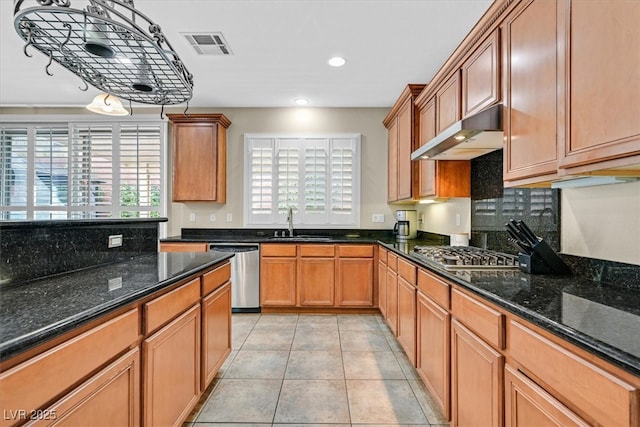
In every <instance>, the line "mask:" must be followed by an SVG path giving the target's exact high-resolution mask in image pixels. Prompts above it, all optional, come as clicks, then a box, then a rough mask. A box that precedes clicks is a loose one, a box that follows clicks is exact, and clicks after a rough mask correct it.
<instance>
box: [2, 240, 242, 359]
mask: <svg viewBox="0 0 640 427" xmlns="http://www.w3.org/2000/svg"><path fill="white" fill-rule="evenodd" d="M232 256H233V254H229V253H220V252H207V253H152V254H148V255H141V256H136V257H132V258H130V259H128V260H126V261H122V262H117V263H113V264H107V265H101V266H96V267H91V268H86V269H83V270H79V271H74V272H69V273H65V274H60V275H56V276H51V277H46V278H42V279H38V280H34V281H30V282H24V283H16V284H12V285H9V286H6V287H4V288H3V289H2V292H1V293H0V299H1V304H0V337H1V338H0V340H1V342H0V359H7V358H10V357H12V356H15V355H17V354H19V353H21V352H23V351H26V350H28V349H30V348H33V347H35V346H37V345H39V344H41V343H44V342H46V341H48V340H50V339H52V338H55V337H57V336H59V335H61V334H63V333H65V332H68V331H70V330H72V329H74V328H76V327H78V326H79V325H81V324H83V323H86V322H89V321H91V320H93V319H96V318H98V317H100V316H102V315H103V314H106V313H108V312H110V311H112V310H116V309H118V308H119V307H122V306H124V305H126V304H129V303H132V302H134V301H136V300H139V299H141V298H143V297H145V296H148V295H151V294H152V293H154V292H156V291H159V290H161V289H163V288H165V287H167V286H169V285H172V284H174V283H177V282H178V281H180V280H182V279H185V278H187V277H189V276H192V275H194V274H197V273H198V272H200V271H202V270H204V269H206V268H208V267H211V266H214V265H216V264H218V263H221V262H223V261H225V260H227V259H229V258H231V257H232Z"/></svg>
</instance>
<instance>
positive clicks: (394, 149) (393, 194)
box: [387, 119, 398, 202]
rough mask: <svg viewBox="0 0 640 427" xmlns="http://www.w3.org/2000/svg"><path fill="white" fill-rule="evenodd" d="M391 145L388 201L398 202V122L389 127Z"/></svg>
mask: <svg viewBox="0 0 640 427" xmlns="http://www.w3.org/2000/svg"><path fill="white" fill-rule="evenodd" d="M388 133H389V145H388V149H389V151H388V155H387V201H389V202H395V201H397V200H398V120H397V119H396V120H394V122H393V123H392V124H391V125H390V126H389V131H388Z"/></svg>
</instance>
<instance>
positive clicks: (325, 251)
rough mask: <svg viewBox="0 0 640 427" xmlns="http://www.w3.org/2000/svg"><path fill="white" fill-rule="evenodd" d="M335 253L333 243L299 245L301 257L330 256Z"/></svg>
mask: <svg viewBox="0 0 640 427" xmlns="http://www.w3.org/2000/svg"><path fill="white" fill-rule="evenodd" d="M335 253H336V246H335V245H300V256H302V257H332V256H334V255H335Z"/></svg>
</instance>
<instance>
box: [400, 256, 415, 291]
mask: <svg viewBox="0 0 640 427" xmlns="http://www.w3.org/2000/svg"><path fill="white" fill-rule="evenodd" d="M416 270H417V268H416V266H415V265H413V264H412V263H410V262H408V261H405V260H403V259H402V258H398V274H399V275H400V277H402V278H403V279H404V280H406V281H407V282H409V283H410V284H412V285H414V286H415V284H416Z"/></svg>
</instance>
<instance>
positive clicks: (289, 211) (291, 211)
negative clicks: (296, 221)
mask: <svg viewBox="0 0 640 427" xmlns="http://www.w3.org/2000/svg"><path fill="white" fill-rule="evenodd" d="M287 221H288V222H289V237H293V208H292V207H291V206H289V210H287Z"/></svg>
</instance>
